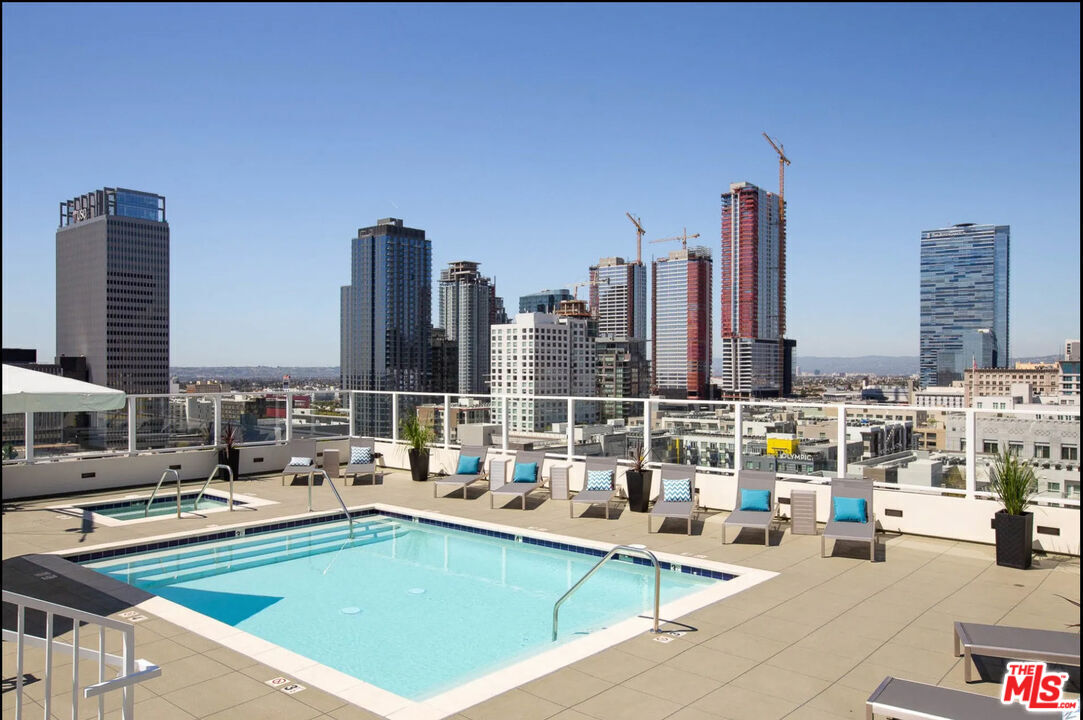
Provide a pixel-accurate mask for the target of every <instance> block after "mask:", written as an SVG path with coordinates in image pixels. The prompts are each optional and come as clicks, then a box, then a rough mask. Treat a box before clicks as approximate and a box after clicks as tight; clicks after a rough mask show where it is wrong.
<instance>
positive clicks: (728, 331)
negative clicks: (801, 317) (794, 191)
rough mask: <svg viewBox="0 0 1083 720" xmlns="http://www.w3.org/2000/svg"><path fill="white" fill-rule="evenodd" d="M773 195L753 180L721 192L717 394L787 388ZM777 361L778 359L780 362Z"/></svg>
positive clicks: (779, 231)
mask: <svg viewBox="0 0 1083 720" xmlns="http://www.w3.org/2000/svg"><path fill="white" fill-rule="evenodd" d="M780 209H781V210H782V211H783V212H785V210H784V208H780V206H779V201H778V196H777V195H775V194H774V193H770V192H767V191H766V190H763V189H762V188H759V187H756V186H755V185H753V184H752V183H748V182H743V183H733V184H732V185H730V190H729V192H728V193H723V194H722V244H721V253H720V254H719V266H720V268H721V276H722V288H721V289H722V293H721V302H722V318H721V329H722V338H721V341H722V348H721V350H722V352H721V355H722V394H723V397H727V398H736V399H739V398H747V397H765V396H774V397H778V396H779V395H780V394H786V393H787V392H788V390H789V385H790V383H789V373H790V366H791V362H790V360H789V359H786V358H789V357H790V355H789V353H790V352H791V350H790V348H791V347H792V343H790V341H783V339H782V338H783V333H784V332H785V330H784V328H785V327H786V306H785V294H786V268H785V247H784V242H785V239H784V234H783V228H782V222H780V218H779V212H780ZM780 359H782V360H783V361H782V362H780Z"/></svg>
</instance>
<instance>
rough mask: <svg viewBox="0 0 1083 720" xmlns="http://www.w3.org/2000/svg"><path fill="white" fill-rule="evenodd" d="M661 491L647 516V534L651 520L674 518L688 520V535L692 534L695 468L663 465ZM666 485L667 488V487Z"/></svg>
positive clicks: (649, 530)
mask: <svg viewBox="0 0 1083 720" xmlns="http://www.w3.org/2000/svg"><path fill="white" fill-rule="evenodd" d="M659 472H660V473H661V481H662V482H661V490H659V491H658V500H657V501H655V503H654V507H652V508H651V511H650V513H649V514H648V515H647V532H648V533H649V532H651V518H652V517H660V518H662V522H663V524H664V523H665V518H670V517H676V518H686V519H687V520H688V534H689V535H691V534H692V516H693V515H695V513H696V510H698V508H697V507H696V488H695V485H696V468H695V467H694V466H692V465H670V464H665V463H663V465H662V467H661V470H660V471H659ZM667 485H668V487H667Z"/></svg>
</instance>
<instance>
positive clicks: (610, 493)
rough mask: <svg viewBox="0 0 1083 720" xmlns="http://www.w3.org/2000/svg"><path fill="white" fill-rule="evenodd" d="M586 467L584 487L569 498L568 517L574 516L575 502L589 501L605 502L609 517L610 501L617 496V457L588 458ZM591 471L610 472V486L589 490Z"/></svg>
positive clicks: (590, 503) (594, 502) (597, 503)
mask: <svg viewBox="0 0 1083 720" xmlns="http://www.w3.org/2000/svg"><path fill="white" fill-rule="evenodd" d="M585 465H586V469H585V470H584V471H583V489H582V490H581V491H579V492H577V493H576V494H575V496H574V497H572V498H570V499H569V500H568V517H572V514H573V511H572V506H573V505H574V504H575V503H587V504H588V505H600V504H603V503H604V504H605V519H606V520H608V519H609V503H610V502H612V500H613V498H615V497H616V496H617V459H616V458H594V457H592V458H587V460H586V463H585ZM591 472H608V473H609V488H608V489H606V490H588V489H587V480H588V479H589V478H590V473H591Z"/></svg>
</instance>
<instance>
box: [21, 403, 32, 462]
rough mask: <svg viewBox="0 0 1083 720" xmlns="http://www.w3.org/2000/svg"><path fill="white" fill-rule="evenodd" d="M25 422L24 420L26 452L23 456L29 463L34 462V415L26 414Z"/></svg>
mask: <svg viewBox="0 0 1083 720" xmlns="http://www.w3.org/2000/svg"><path fill="white" fill-rule="evenodd" d="M23 415H25V418H26V419H25V420H23V423H24V425H23V443H24V448H25V451H24V452H23V455H25V456H26V461H27V462H33V461H34V413H33V412H26V413H23Z"/></svg>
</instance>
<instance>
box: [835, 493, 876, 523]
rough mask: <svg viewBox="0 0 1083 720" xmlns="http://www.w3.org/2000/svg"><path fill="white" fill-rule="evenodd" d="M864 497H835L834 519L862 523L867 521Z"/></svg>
mask: <svg viewBox="0 0 1083 720" xmlns="http://www.w3.org/2000/svg"><path fill="white" fill-rule="evenodd" d="M866 510H867V508H866V503H865V498H848V497H837V498H835V520H837V521H838V522H855V523H864V522H868V521H869V515H868V513H867V512H866Z"/></svg>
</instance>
